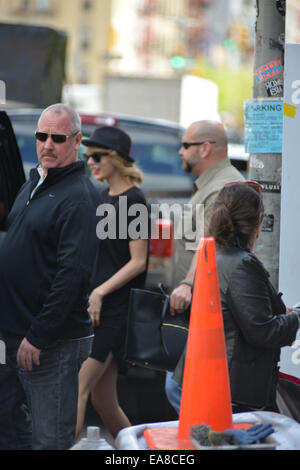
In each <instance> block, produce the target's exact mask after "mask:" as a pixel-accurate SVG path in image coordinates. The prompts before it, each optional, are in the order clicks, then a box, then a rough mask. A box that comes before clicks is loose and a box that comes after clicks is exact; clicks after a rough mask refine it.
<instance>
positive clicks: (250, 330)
mask: <svg viewBox="0 0 300 470" xmlns="http://www.w3.org/2000/svg"><path fill="white" fill-rule="evenodd" d="M217 269H218V278H219V286H220V295H221V304H222V312H223V321H224V332H225V342H226V351H227V360H228V370H229V377H230V388H231V398H232V403H233V404H238V405H242V406H243V405H246V406H247V407H249V408H250V409H252V408H253V409H264V408H268V406H270V405H271V404H273V403H275V399H276V398H275V394H276V384H277V380H278V361H279V359H280V348H281V347H282V346H287V345H291V344H292V343H293V341H294V340H295V337H296V333H297V329H298V313H297V312H291V313H288V314H286V307H285V305H284V303H283V301H282V299H281V294H277V293H276V292H275V290H274V288H273V286H272V285H271V283H270V281H269V274H268V273H267V271H266V270H265V268H264V267H263V265H262V263H261V262H260V261H259V260H258V258H257V257H256V256H255V255H254V254H253V253H251V252H250V251H248V250H246V249H243V248H238V247H233V248H229V249H223V250H220V249H217Z"/></svg>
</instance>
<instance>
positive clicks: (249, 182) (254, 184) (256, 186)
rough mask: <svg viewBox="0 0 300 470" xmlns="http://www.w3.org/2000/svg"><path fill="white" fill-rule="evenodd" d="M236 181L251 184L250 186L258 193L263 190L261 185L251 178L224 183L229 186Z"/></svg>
mask: <svg viewBox="0 0 300 470" xmlns="http://www.w3.org/2000/svg"><path fill="white" fill-rule="evenodd" d="M236 183H244V184H247V185H248V186H251V188H253V189H255V191H257V192H258V193H262V192H263V187H262V185H261V184H259V183H258V182H257V181H253V180H246V181H230V183H226V184H225V186H229V185H230V184H236Z"/></svg>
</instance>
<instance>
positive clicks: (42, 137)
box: [35, 131, 79, 144]
mask: <svg viewBox="0 0 300 470" xmlns="http://www.w3.org/2000/svg"><path fill="white" fill-rule="evenodd" d="M78 132H79V131H76V132H74V133H73V134H71V135H64V134H47V132H39V131H36V133H35V138H36V139H37V140H39V141H41V142H46V140H47V139H48V137H51V139H52V140H53V142H55V143H56V144H63V143H64V142H66V141H67V139H71V137H75V135H76V134H78Z"/></svg>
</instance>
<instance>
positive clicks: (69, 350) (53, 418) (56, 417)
mask: <svg viewBox="0 0 300 470" xmlns="http://www.w3.org/2000/svg"><path fill="white" fill-rule="evenodd" d="M4 337H5V341H6V343H7V356H8V357H9V360H10V365H11V364H12V361H13V360H14V361H16V353H17V350H18V347H19V344H20V342H21V340H22V339H23V338H20V337H19V338H17V337H15V336H12V335H9V336H7V335H5V336H4ZM92 340H93V338H84V339H79V340H70V341H67V340H66V341H57V342H55V343H54V344H53V345H51V346H49V347H47V348H45V349H43V350H42V351H41V353H40V365H39V366H36V365H34V366H33V369H32V371H27V370H24V369H23V368H20V367H16V362H15V363H14V372H15V384H16V383H17V382H16V379H18V380H19V382H18V386H17V388H18V393H19V394H20V392H21V391H20V384H21V385H22V389H23V390H24V391H25V395H26V401H25V400H23V403H22V406H23V408H24V409H26V408H27V407H28V409H29V411H30V417H31V421H32V425H31V426H30V422H28V413H27V416H26V421H25V420H24V417H23V416H19V427H20V426H21V428H22V429H25V426H26V424H25V423H26V422H27V430H26V432H24V433H23V435H22V436H20V434H19V435H18V436H17V435H16V434H15V436H12V437H15V438H16V437H18V438H19V442H16V443H15V444H16V447H15V448H24V447H22V446H24V445H27V443H28V440H29V436H30V434H31V441H32V444H31V448H32V449H34V450H66V449H70V447H71V446H72V445H73V443H74V437H75V429H76V421H77V400H78V372H79V369H80V367H81V364H82V363H83V361H85V360H86V359H87V358H88V356H89V354H90V350H91V345H92ZM11 370H13V369H12V367H11ZM4 389H5V387H4ZM6 390H7V388H6ZM0 394H1V396H3V394H4V392H3V389H2V387H1V391H0ZM0 398H1V397H0ZM24 398H25V397H24ZM1 402H2V400H1ZM1 402H0V403H1ZM3 405H4V406H5V404H3ZM0 407H1V405H0ZM13 411H14V410H11V412H13ZM20 439H21V441H22V443H20Z"/></svg>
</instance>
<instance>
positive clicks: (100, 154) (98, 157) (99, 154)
mask: <svg viewBox="0 0 300 470" xmlns="http://www.w3.org/2000/svg"><path fill="white" fill-rule="evenodd" d="M105 155H106V156H107V155H108V153H107V152H93V153H90V154H89V155H88V154H87V153H84V154H83V156H84V158H85V160H86V161H88V160H89V158H92V159H93V160H94V162H96V163H99V162H100V160H101V158H102V157H105Z"/></svg>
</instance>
